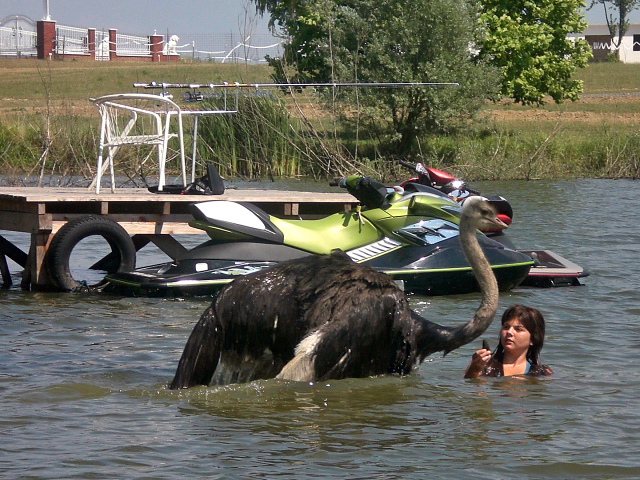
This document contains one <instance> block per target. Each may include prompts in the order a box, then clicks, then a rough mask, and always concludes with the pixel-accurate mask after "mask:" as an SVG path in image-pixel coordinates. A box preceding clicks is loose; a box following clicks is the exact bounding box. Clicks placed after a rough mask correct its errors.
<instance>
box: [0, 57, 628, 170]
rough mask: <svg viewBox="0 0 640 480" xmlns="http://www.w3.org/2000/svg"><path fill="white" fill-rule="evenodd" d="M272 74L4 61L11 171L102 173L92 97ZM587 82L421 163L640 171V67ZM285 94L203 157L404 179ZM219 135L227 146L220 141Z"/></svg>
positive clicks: (311, 102) (435, 140) (435, 148)
mask: <svg viewBox="0 0 640 480" xmlns="http://www.w3.org/2000/svg"><path fill="white" fill-rule="evenodd" d="M269 73H270V71H269V68H268V67H266V66H250V65H238V64H231V65H228V64H216V63H193V64H191V63H178V64H160V65H157V64H149V63H110V62H95V63H94V62H91V63H89V62H47V61H36V60H17V59H0V92H2V101H1V103H0V171H1V172H3V173H4V174H9V175H13V177H14V178H15V180H16V182H20V179H21V178H22V177H24V176H26V175H29V174H32V175H33V174H37V175H51V174H53V175H63V176H70V175H71V174H75V175H80V176H81V177H84V178H86V179H88V178H91V177H92V176H93V172H94V169H95V155H96V152H97V144H98V141H97V135H98V115H97V110H96V109H95V107H94V106H93V105H92V104H90V103H89V101H88V98H89V97H96V96H99V95H103V94H107V93H115V92H126V91H132V90H133V88H132V85H133V83H134V82H149V81H157V82H163V81H164V82H183V83H189V82H195V83H210V82H216V83H217V82H223V81H226V82H235V81H238V82H251V83H260V82H268V81H270V78H269ZM578 77H579V78H580V79H581V80H583V81H584V85H585V92H584V95H583V96H582V97H581V99H580V100H579V101H577V102H569V103H564V104H561V105H556V104H546V105H544V106H542V107H523V106H519V105H515V104H513V103H510V102H509V101H502V102H499V103H497V104H488V105H487V108H486V109H485V111H484V112H483V117H484V118H483V121H482V123H480V124H478V125H476V126H474V127H472V128H469V129H468V130H467V131H465V132H462V133H458V134H456V135H449V136H441V135H439V136H429V135H425V136H423V137H422V138H421V139H420V145H419V149H418V150H417V151H416V158H419V159H421V160H422V161H423V162H426V163H429V164H430V165H433V166H435V167H439V168H443V169H447V170H450V171H452V172H453V173H455V174H457V175H460V176H463V177H464V178H466V179H468V180H481V179H512V178H514V179H515V178H519V179H522V178H529V179H533V178H550V177H580V176H589V177H612V178H618V177H625V178H637V177H638V176H640V158H639V154H638V152H640V148H638V147H640V140H639V139H638V134H637V131H638V125H639V123H640V82H638V80H637V78H640V65H624V64H621V63H612V64H603V63H600V64H591V65H589V66H588V67H587V68H585V69H583V70H581V71H580V72H579V74H578ZM274 96H275V97H277V99H278V102H276V104H275V106H274V107H273V108H271V107H270V108H269V109H267V110H265V109H264V108H263V107H260V108H253V107H252V108H249V109H245V110H248V111H253V112H256V115H259V117H257V116H254V117H253V118H249V116H246V117H247V118H246V119H245V120H244V122H245V123H244V127H238V126H230V125H226V126H223V127H224V128H223V127H220V126H217V127H215V129H214V130H215V131H214V134H213V135H210V137H211V138H209V140H207V141H205V142H201V147H202V148H203V149H204V150H203V151H200V152H199V158H200V159H201V161H203V162H204V161H207V160H209V161H214V162H215V163H216V164H217V165H218V166H219V168H220V169H221V170H222V171H223V172H224V173H225V174H226V175H243V176H249V177H250V176H267V175H275V176H278V175H287V176H293V175H314V176H326V175H332V174H335V173H338V172H340V171H342V172H350V171H355V170H360V171H362V172H364V173H368V174H375V175H377V176H385V177H386V178H390V177H394V176H396V175H403V174H404V172H396V171H394V169H393V167H392V164H391V163H390V162H389V161H388V160H387V159H386V158H385V157H384V155H382V154H380V153H379V150H378V148H377V143H376V140H375V139H372V138H368V135H367V132H354V130H353V128H352V127H351V126H346V125H344V124H341V123H340V122H339V121H337V120H336V118H337V116H334V115H332V113H331V112H329V111H326V110H324V109H323V108H321V107H320V106H319V104H318V102H317V101H315V99H314V98H313V95H311V94H308V92H306V93H303V94H299V95H296V96H295V97H294V98H292V97H285V96H281V95H279V92H274ZM267 125H269V128H265V127H266V126H267ZM271 127H273V128H271ZM225 128H226V129H227V130H224V129H225ZM243 128H244V130H243ZM229 129H232V130H229ZM225 132H226V133H225ZM258 137H260V138H265V137H267V138H266V139H265V140H264V141H258V140H257V139H258ZM269 137H270V138H269ZM227 139H232V142H231V143H229V142H227V143H225V142H226V140H227ZM212 142H218V143H215V148H214V147H212V145H213V144H214V143H212ZM247 145H255V146H254V147H253V148H251V149H247V148H245V147H246V146H247ZM225 149H227V150H225ZM122 152H123V154H124V155H125V156H124V157H121V158H120V159H119V162H121V163H122V164H123V165H126V164H127V162H128V163H129V164H131V165H138V164H139V162H138V161H136V160H135V159H134V158H133V157H134V156H136V155H145V152H140V151H130V152H128V155H129V157H130V158H127V156H126V155H127V154H125V150H124V149H123V150H122ZM251 152H254V153H251ZM256 152H257V153H256ZM252 155H253V156H254V158H250V157H251V156H252ZM141 173H142V172H137V171H135V170H133V169H132V170H131V171H128V172H127V173H126V175H129V176H130V177H131V178H132V181H135V180H133V178H134V177H135V178H141V179H142V180H141V181H142V182H144V175H142V177H140V176H139V174H141ZM146 173H148V174H150V173H153V172H146Z"/></svg>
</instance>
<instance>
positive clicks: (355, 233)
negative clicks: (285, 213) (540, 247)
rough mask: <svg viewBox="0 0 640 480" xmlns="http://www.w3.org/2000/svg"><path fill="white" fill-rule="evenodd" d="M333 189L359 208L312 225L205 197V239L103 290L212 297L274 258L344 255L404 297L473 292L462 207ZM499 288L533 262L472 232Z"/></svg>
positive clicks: (425, 191)
mask: <svg viewBox="0 0 640 480" xmlns="http://www.w3.org/2000/svg"><path fill="white" fill-rule="evenodd" d="M335 183H339V184H340V185H341V186H342V187H344V188H346V189H347V190H348V191H349V192H350V193H351V194H352V195H354V196H355V197H356V198H357V199H358V200H359V202H360V205H359V206H358V208H357V209H355V210H352V211H348V212H341V213H336V214H333V215H329V216H327V217H324V218H321V219H316V220H299V219H283V218H278V217H276V216H273V215H269V214H267V213H266V212H264V211H263V210H261V209H260V208H258V207H256V206H255V205H253V204H249V203H240V202H230V201H225V200H212V201H205V202H199V203H194V204H192V205H190V209H191V213H192V215H193V220H192V221H191V222H190V223H189V225H191V226H192V227H194V228H198V229H202V230H204V231H205V232H206V233H207V234H208V235H209V237H210V240H209V241H207V242H205V243H203V244H201V245H198V246H196V247H194V248H193V249H191V250H188V251H187V252H186V253H184V254H183V255H181V256H180V257H179V258H177V259H176V260H175V261H173V262H169V263H165V264H161V265H152V266H148V267H141V268H138V269H136V270H134V271H132V272H118V273H112V274H108V275H107V276H106V278H105V280H106V282H107V286H106V289H107V290H108V291H114V292H116V293H120V294H125V295H147V296H191V295H212V294H214V293H215V292H216V291H217V290H218V289H219V288H221V287H222V286H224V285H225V284H227V283H229V282H231V281H232V280H233V279H234V278H236V277H238V276H241V275H246V274H249V273H252V272H255V271H258V270H261V269H264V268H268V267H270V266H272V265H274V264H275V263H277V262H281V261H285V260H289V259H294V258H300V257H304V256H307V255H315V254H326V253H330V252H331V251H332V250H334V249H341V250H343V251H344V252H346V253H347V255H348V256H349V257H351V259H353V261H354V262H357V263H362V264H364V265H368V266H370V267H373V268H375V269H378V270H381V271H383V272H385V273H387V274H389V275H390V276H392V277H393V278H394V279H396V280H397V281H399V283H401V284H402V286H403V287H404V289H405V291H407V292H415V293H420V294H427V295H442V294H454V293H467V292H474V291H477V290H478V285H477V283H476V280H475V277H474V275H473V272H472V271H471V267H470V266H469V264H468V262H467V260H466V258H465V256H464V254H463V252H462V247H461V245H460V240H459V225H458V224H459V212H460V209H461V207H460V205H459V204H458V203H456V202H455V201H453V200H451V199H450V198H449V197H447V196H446V195H445V194H443V193H442V192H440V191H438V190H437V189H434V188H431V187H428V186H425V185H420V184H407V185H405V186H404V188H396V189H388V188H387V187H385V186H384V185H382V184H381V183H379V182H376V181H375V180H372V179H370V178H368V177H361V176H357V175H353V176H349V177H345V178H343V179H341V180H340V181H339V182H335ZM478 240H479V242H480V245H481V247H482V249H483V250H484V253H485V255H486V257H487V259H488V260H489V262H490V264H491V266H492V268H493V271H494V273H495V275H496V278H497V280H498V285H499V287H500V289H501V290H503V291H505V290H510V289H512V288H514V287H516V286H518V285H519V284H520V283H521V282H523V280H525V278H527V275H528V274H529V271H530V269H531V267H532V266H533V265H534V260H533V259H532V257H531V256H530V255H527V254H524V253H521V252H519V251H516V250H515V249H512V248H509V247H508V246H505V245H504V244H503V243H500V242H498V241H495V240H492V239H491V238H489V237H488V236H486V235H484V234H483V233H481V232H478Z"/></svg>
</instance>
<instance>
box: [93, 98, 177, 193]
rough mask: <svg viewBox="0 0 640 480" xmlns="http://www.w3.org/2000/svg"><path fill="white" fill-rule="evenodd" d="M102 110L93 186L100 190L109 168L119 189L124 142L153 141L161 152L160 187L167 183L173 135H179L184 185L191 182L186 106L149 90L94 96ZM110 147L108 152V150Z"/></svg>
mask: <svg viewBox="0 0 640 480" xmlns="http://www.w3.org/2000/svg"><path fill="white" fill-rule="evenodd" d="M90 101H91V102H93V103H94V104H95V105H96V106H97V107H98V110H99V111H100V117H101V124H100V146H99V149H98V165H97V169H96V176H95V178H94V179H93V181H92V182H91V185H90V186H89V189H93V188H94V187H95V191H96V193H100V182H101V180H102V175H103V174H104V172H105V171H106V169H107V168H109V172H110V174H111V191H112V192H114V191H115V175H114V171H113V161H114V157H115V155H116V153H117V152H118V150H119V149H120V147H123V146H133V145H152V146H155V147H156V148H157V155H158V190H159V191H162V189H163V187H164V185H165V184H166V179H165V165H166V162H167V147H168V143H169V139H171V138H173V137H178V141H179V143H180V166H181V171H182V182H183V186H186V185H187V173H186V165H185V155H184V137H183V131H182V114H183V112H182V110H181V109H180V107H179V106H178V105H177V104H176V103H175V102H174V101H173V100H171V99H170V98H167V97H164V96H161V95H152V94H147V93H116V94H112V95H104V96H101V97H98V98H95V99H94V98H91V99H90ZM173 117H176V118H177V120H178V125H177V133H170V128H169V127H170V124H171V119H172V118H173ZM105 149H107V155H106V156H105V155H104V150H105Z"/></svg>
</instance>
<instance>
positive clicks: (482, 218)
mask: <svg viewBox="0 0 640 480" xmlns="http://www.w3.org/2000/svg"><path fill="white" fill-rule="evenodd" d="M465 224H466V225H467V226H468V227H470V228H473V229H474V230H477V229H480V230H491V229H496V228H498V229H502V228H507V224H506V223H504V222H503V221H502V220H500V219H499V218H498V215H497V213H496V210H495V208H493V206H492V205H491V204H490V203H489V202H487V201H486V199H485V198H484V197H469V198H467V199H466V200H465V201H464V204H463V207H462V214H461V215H460V225H461V227H462V226H463V225H465Z"/></svg>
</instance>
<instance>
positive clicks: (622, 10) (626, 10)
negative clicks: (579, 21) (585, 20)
mask: <svg viewBox="0 0 640 480" xmlns="http://www.w3.org/2000/svg"><path fill="white" fill-rule="evenodd" d="M596 5H602V8H603V10H604V16H605V18H606V20H607V27H609V34H610V35H611V43H612V44H613V47H614V52H612V53H613V54H615V56H616V58H619V55H620V45H621V44H622V37H624V35H625V33H627V31H628V30H629V20H628V16H629V14H630V13H631V12H632V11H633V10H635V9H637V8H638V7H639V6H640V0H591V5H589V9H592V8H593V7H594V6H596ZM607 5H609V6H610V8H612V9H613V10H617V12H618V13H617V15H615V16H614V14H613V13H612V12H610V10H609V9H608V8H607Z"/></svg>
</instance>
